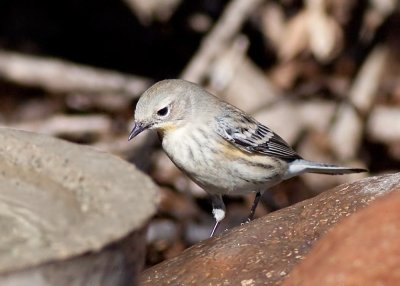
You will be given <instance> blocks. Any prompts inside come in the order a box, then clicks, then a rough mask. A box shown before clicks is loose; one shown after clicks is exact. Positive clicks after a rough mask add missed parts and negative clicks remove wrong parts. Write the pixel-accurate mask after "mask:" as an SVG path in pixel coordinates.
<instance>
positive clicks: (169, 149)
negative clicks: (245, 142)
mask: <svg viewBox="0 0 400 286" xmlns="http://www.w3.org/2000/svg"><path fill="white" fill-rule="evenodd" d="M202 138H203V137H201V136H197V137H196V136H189V137H187V136H181V137H180V138H179V140H176V138H175V137H169V138H168V137H166V138H164V139H163V142H162V145H163V149H164V150H165V152H166V153H167V155H168V156H169V157H170V159H171V160H172V161H173V162H174V163H175V165H176V166H177V167H178V168H179V169H181V170H182V171H183V172H184V173H186V174H187V175H188V176H189V177H190V178H191V179H192V180H193V181H194V182H195V183H197V184H198V185H199V186H200V187H202V188H203V189H204V190H205V191H207V192H208V193H211V194H229V195H238V194H245V193H249V192H256V191H260V190H265V189H266V188H269V187H271V186H274V185H276V184H278V183H279V182H281V180H282V174H283V173H284V172H285V171H286V168H287V166H286V164H285V163H284V162H282V161H280V160H274V159H270V158H269V157H266V156H263V155H254V156H249V155H248V154H242V151H240V150H237V151H235V152H237V154H236V153H235V154H232V152H229V154H228V153H227V152H225V151H224V148H226V147H227V146H226V145H225V141H221V142H220V141H216V142H210V140H207V141H206V140H202ZM208 139H209V138H208ZM226 143H227V142H226ZM228 144H229V143H228Z"/></svg>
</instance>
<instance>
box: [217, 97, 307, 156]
mask: <svg viewBox="0 0 400 286" xmlns="http://www.w3.org/2000/svg"><path fill="white" fill-rule="evenodd" d="M225 111H226V112H225ZM216 132H217V133H218V134H219V135H220V136H221V137H223V138H224V139H225V140H227V141H229V142H230V143H232V144H233V145H234V146H235V147H237V148H239V149H240V150H243V151H245V152H248V153H259V154H264V155H268V156H272V157H276V158H279V159H283V160H288V161H292V160H295V159H301V157H300V155H298V154H297V153H296V152H295V151H294V150H293V149H292V148H291V147H290V146H289V145H288V144H287V143H286V142H285V140H283V139H282V138H281V137H279V135H277V134H275V133H274V132H273V131H272V130H271V129H269V128H268V127H266V126H264V125H262V124H261V123H259V122H257V121H256V120H255V119H253V118H252V117H250V116H248V115H246V114H244V113H243V112H241V111H240V110H238V109H236V108H234V107H233V106H230V105H228V104H227V105H226V108H224V114H222V115H220V116H217V117H216Z"/></svg>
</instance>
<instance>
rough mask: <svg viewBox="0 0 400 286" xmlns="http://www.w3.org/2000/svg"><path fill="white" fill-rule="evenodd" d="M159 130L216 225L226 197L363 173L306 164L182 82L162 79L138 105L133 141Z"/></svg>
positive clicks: (236, 112) (245, 118)
mask: <svg viewBox="0 0 400 286" xmlns="http://www.w3.org/2000/svg"><path fill="white" fill-rule="evenodd" d="M145 129H156V130H157V131H158V133H159V135H160V138H161V140H162V147H163V149H164V150H165V152H166V153H167V155H168V156H169V157H170V159H171V160H172V161H173V162H174V163H175V165H176V166H177V167H178V168H179V169H181V170H182V171H183V172H185V173H186V174H187V175H188V176H189V177H190V178H191V179H192V180H193V181H194V182H196V183H197V184H198V185H199V186H201V187H202V188H203V189H204V190H205V191H207V192H208V193H209V194H210V195H211V199H212V203H213V214H214V217H215V219H216V221H217V223H216V225H215V227H214V229H213V232H212V234H213V233H214V231H215V229H216V227H217V225H218V222H219V221H220V220H222V219H223V218H224V216H225V206H224V203H223V200H222V195H224V194H228V195H231V194H244V193H248V192H256V193H257V195H256V199H255V202H254V204H253V207H252V210H251V214H250V216H249V217H250V218H251V217H252V215H253V214H254V211H255V208H256V206H257V203H258V200H259V198H260V192H263V191H264V190H266V189H268V188H270V187H272V186H274V185H276V184H278V183H279V182H281V181H282V180H285V179H288V178H291V177H293V176H297V175H299V174H302V173H305V172H312V173H321V174H346V173H354V172H363V171H365V170H364V169H357V168H347V167H338V166H335V165H330V164H321V163H316V162H312V161H308V160H304V159H303V158H302V157H301V156H300V155H298V154H297V153H296V152H295V151H294V150H293V149H292V148H291V147H290V146H289V145H288V144H287V143H286V142H285V141H284V140H283V139H282V138H281V137H279V136H278V135H277V134H275V133H274V132H273V131H272V130H270V129H269V128H268V127H266V126H264V125H262V124H261V123H259V122H258V121H256V120H255V119H254V118H252V117H251V116H250V115H248V114H246V113H245V112H243V111H241V110H240V109H238V108H236V107H234V106H232V105H230V104H228V103H226V102H224V101H221V100H220V99H218V98H217V97H215V96H214V95H212V94H210V93H208V92H207V91H205V90H204V89H202V88H201V87H200V86H198V85H196V84H193V83H190V82H187V81H184V80H164V81H161V82H158V83H156V84H155V85H153V86H152V87H150V88H149V89H148V90H147V91H145V92H144V94H143V95H142V96H141V98H140V99H139V101H138V104H137V106H136V111H135V127H134V128H133V129H132V131H131V133H130V136H129V139H132V138H133V137H135V136H136V135H137V134H139V133H140V132H142V131H143V130H145Z"/></svg>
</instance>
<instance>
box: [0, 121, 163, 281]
mask: <svg viewBox="0 0 400 286" xmlns="http://www.w3.org/2000/svg"><path fill="white" fill-rule="evenodd" d="M156 189H157V188H156V186H155V185H154V184H153V183H152V182H151V180H150V179H149V178H148V177H147V176H145V175H144V174H142V173H141V172H140V171H138V170H137V169H136V168H135V167H134V166H133V165H132V164H129V163H128V162H126V161H124V160H122V159H120V158H118V157H115V156H112V155H110V154H107V153H104V152H100V151H96V150H95V149H93V148H91V147H87V146H81V145H77V144H72V143H68V142H65V141H63V140H59V139H55V138H51V137H47V136H42V135H38V134H33V133H28V132H23V131H16V130H11V129H7V128H0V230H1V231H0V282H1V281H2V280H1V277H3V278H4V277H5V276H7V275H8V276H7V277H8V278H7V279H9V278H10V276H9V273H11V272H16V271H20V270H22V269H27V268H30V269H32V267H35V266H39V265H41V264H44V263H46V264H49V263H53V262H55V261H66V260H67V259H70V258H71V259H72V258H74V257H77V256H80V255H84V254H87V253H98V252H100V251H101V250H102V249H103V248H105V247H106V246H108V245H110V244H115V243H116V242H118V241H120V240H123V239H125V238H127V237H129V236H131V237H134V236H135V235H132V233H134V232H135V231H140V230H141V229H142V228H143V227H144V226H145V224H146V222H147V220H148V219H149V217H151V216H152V215H153V213H154V212H155V209H156V200H157V196H156ZM142 232H143V231H142ZM136 237H138V236H137V235H136ZM139 242H140V243H141V244H140V245H139V246H135V247H137V248H140V249H141V251H142V252H144V248H145V243H144V242H143V240H136V243H139ZM114 254H115V253H114ZM114 254H113V255H114ZM118 255H121V253H119V254H118ZM118 255H117V256H118ZM122 255H124V254H123V253H122ZM142 256H143V255H142ZM122 258H123V257H122ZM122 258H121V259H120V261H123V259H122ZM85 259H86V258H85ZM141 259H143V257H142V258H141ZM110 261H113V260H110ZM138 261H139V262H140V259H139V260H138ZM69 263H70V262H69ZM75 268H76V270H77V271H75V275H77V273H78V272H79V267H75ZM92 268H93V267H92ZM60 269H62V267H61V268H60ZM6 273H8V274H7V275H6ZM72 274H73V273H72ZM24 275H25V276H26V274H24ZM27 279H31V278H29V276H28V278H27ZM27 281H29V280H27ZM61 282H63V281H58V283H56V284H53V283H50V284H46V285H64V284H62V283H61ZM63 283H68V282H67V281H64V282H63ZM2 285H3V284H2ZM7 285H8V284H7ZM10 285H11V284H10ZM12 285H14V284H12ZM15 285H17V284H15ZM40 285H42V284H40ZM43 285H44V284H43ZM65 285H72V284H65ZM79 285H80V284H79ZM96 285H106V284H96Z"/></svg>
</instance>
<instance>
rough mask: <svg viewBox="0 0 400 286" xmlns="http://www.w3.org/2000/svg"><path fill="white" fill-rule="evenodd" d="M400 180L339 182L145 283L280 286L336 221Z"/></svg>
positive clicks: (196, 251)
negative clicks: (341, 183)
mask: <svg viewBox="0 0 400 286" xmlns="http://www.w3.org/2000/svg"><path fill="white" fill-rule="evenodd" d="M399 185H400V174H394V175H385V176H380V177H371V178H367V179H363V180H360V181H357V182H354V183H350V184H345V185H341V186H338V187H336V188H334V189H332V190H329V191H326V192H324V193H322V194H320V195H318V196H317V197H315V198H312V199H309V200H306V201H303V202H301V203H298V204H296V205H293V206H291V207H288V208H286V209H282V210H279V211H277V212H274V213H271V214H269V215H267V216H264V217H262V218H260V219H257V220H254V221H252V222H251V223H248V224H245V225H242V226H239V227H236V228H234V229H231V230H228V231H226V232H224V233H222V234H220V235H218V236H216V237H213V238H211V239H208V240H206V241H203V242H201V243H199V244H197V245H195V246H193V247H191V248H190V249H188V250H186V251H185V252H184V253H183V254H181V255H179V256H177V257H175V258H173V259H170V260H168V261H165V262H163V263H160V264H158V265H156V266H154V267H152V268H150V269H147V270H146V271H144V272H143V273H142V275H141V281H140V282H141V285H261V284H262V285H279V284H281V283H282V280H283V278H284V277H286V276H287V275H288V273H289V272H290V271H291V270H292V269H293V267H294V266H295V265H296V264H298V263H299V262H300V261H301V260H302V259H303V258H304V256H305V255H306V254H307V253H308V252H309V251H310V249H311V247H312V246H313V245H314V243H315V242H316V241H317V240H318V239H319V238H320V237H321V236H322V235H324V234H325V233H326V232H327V231H328V230H329V229H330V228H331V227H332V226H333V225H335V224H336V223H337V222H339V221H341V220H342V219H343V218H345V217H347V216H349V215H351V214H352V213H354V212H356V211H357V210H359V209H362V208H363V207H365V206H367V205H369V204H370V202H371V201H373V200H375V199H376V198H377V197H380V196H382V195H384V194H386V193H388V192H390V191H392V190H394V189H396V188H397V189H398V186H399Z"/></svg>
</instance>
